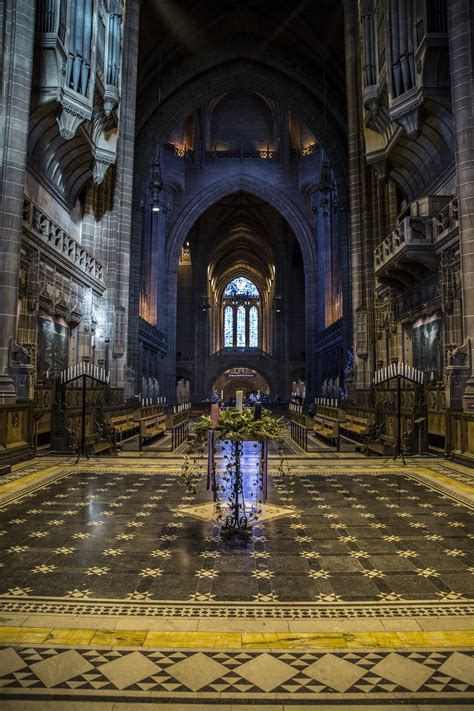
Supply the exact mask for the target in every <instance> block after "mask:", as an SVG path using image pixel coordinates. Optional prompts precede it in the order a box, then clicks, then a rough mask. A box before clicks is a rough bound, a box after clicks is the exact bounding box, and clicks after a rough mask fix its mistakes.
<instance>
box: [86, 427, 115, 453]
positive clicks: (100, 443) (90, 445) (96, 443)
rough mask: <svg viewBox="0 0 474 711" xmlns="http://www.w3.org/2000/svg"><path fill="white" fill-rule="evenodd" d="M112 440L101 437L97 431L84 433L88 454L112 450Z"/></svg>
mask: <svg viewBox="0 0 474 711" xmlns="http://www.w3.org/2000/svg"><path fill="white" fill-rule="evenodd" d="M112 446H113V442H112V441H111V440H109V439H101V438H100V434H99V433H98V432H93V433H92V434H88V435H86V449H87V451H88V452H89V454H101V453H103V452H110V451H111V450H112Z"/></svg>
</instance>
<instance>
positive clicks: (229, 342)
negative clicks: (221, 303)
mask: <svg viewBox="0 0 474 711" xmlns="http://www.w3.org/2000/svg"><path fill="white" fill-rule="evenodd" d="M233 345H234V309H233V308H232V306H226V307H225V309H224V348H232V346H233Z"/></svg>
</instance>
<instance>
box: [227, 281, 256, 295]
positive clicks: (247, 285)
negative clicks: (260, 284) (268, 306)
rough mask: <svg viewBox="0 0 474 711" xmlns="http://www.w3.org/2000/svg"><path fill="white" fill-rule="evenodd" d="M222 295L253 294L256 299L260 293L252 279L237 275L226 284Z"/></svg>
mask: <svg viewBox="0 0 474 711" xmlns="http://www.w3.org/2000/svg"><path fill="white" fill-rule="evenodd" d="M224 296H253V297H255V298H257V299H258V297H259V296H260V294H259V293H258V289H257V287H256V286H255V284H254V283H253V281H250V279H247V278H246V277H237V278H236V279H232V281H231V282H229V283H228V284H227V286H226V288H225V291H224Z"/></svg>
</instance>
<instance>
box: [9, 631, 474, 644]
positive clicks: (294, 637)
mask: <svg viewBox="0 0 474 711" xmlns="http://www.w3.org/2000/svg"><path fill="white" fill-rule="evenodd" d="M0 644H1V645H5V644H66V645H73V646H74V645H76V646H81V645H93V646H98V647H159V648H165V649H170V648H171V649H174V648H177V649H185V648H195V647H197V648H201V649H381V648H384V649H392V648H397V649H405V648H406V649H410V648H433V649H437V648H442V647H474V631H473V630H444V631H442V632H439V631H435V632H424V631H420V632H347V633H339V632H338V633H291V632H268V633H253V632H159V631H149V630H107V629H101V630H93V629H59V628H53V627H1V628H0Z"/></svg>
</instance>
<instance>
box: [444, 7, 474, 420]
mask: <svg viewBox="0 0 474 711" xmlns="http://www.w3.org/2000/svg"><path fill="white" fill-rule="evenodd" d="M448 32H449V56H450V61H451V92H452V102H453V118H454V134H455V150H456V179H457V191H458V198H459V239H460V246H461V269H462V285H463V311H464V337H465V339H466V340H467V342H468V351H469V353H468V360H467V363H466V365H467V366H469V370H468V371H467V374H469V377H468V379H467V382H466V385H465V388H464V398H463V405H464V409H465V410H472V409H474V376H473V372H472V367H473V364H474V83H473V71H474V54H473V33H474V8H473V5H472V2H471V0H450V2H448Z"/></svg>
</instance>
